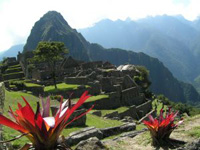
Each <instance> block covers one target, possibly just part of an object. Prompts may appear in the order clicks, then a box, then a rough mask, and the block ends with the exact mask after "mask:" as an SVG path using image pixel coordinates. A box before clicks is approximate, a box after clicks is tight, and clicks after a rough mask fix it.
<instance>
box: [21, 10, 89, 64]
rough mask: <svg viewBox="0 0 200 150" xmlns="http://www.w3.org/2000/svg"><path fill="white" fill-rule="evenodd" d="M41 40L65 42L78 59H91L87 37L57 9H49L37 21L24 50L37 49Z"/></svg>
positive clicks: (71, 53) (72, 54)
mask: <svg viewBox="0 0 200 150" xmlns="http://www.w3.org/2000/svg"><path fill="white" fill-rule="evenodd" d="M40 41H60V42H64V43H65V45H66V47H67V48H68V49H69V50H70V55H71V56H73V57H74V58H76V59H84V60H86V61H88V60H89V56H88V54H87V47H86V46H85V45H84V44H85V43H86V41H85V39H84V38H83V37H82V36H80V34H79V33H78V32H77V31H76V30H74V29H72V28H71V27H70V26H69V25H68V23H67V22H66V21H65V19H64V18H63V16H62V15H61V14H60V13H58V12H56V11H49V12H47V13H46V14H45V15H44V16H43V17H41V18H40V20H39V21H37V22H36V23H35V25H34V26H33V28H32V30H31V34H30V35H29V37H28V39H27V43H26V45H25V46H24V50H23V52H26V51H32V50H34V49H36V47H37V44H38V43H39V42H40Z"/></svg>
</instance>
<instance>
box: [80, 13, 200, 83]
mask: <svg viewBox="0 0 200 150" xmlns="http://www.w3.org/2000/svg"><path fill="white" fill-rule="evenodd" d="M198 22H200V21H198V20H196V21H194V22H191V21H188V20H186V19H185V18H184V17H182V16H167V15H163V16H156V17H147V18H144V19H140V20H137V21H130V20H129V21H121V20H117V21H111V20H108V19H106V20H102V21H100V22H98V23H96V24H95V25H94V26H93V27H90V28H85V29H80V30H78V31H80V32H81V33H82V34H83V36H84V37H85V38H86V39H87V40H88V41H90V42H92V43H99V44H101V45H103V46H104V47H106V48H111V47H116V48H122V49H127V50H131V51H137V52H144V53H146V54H148V55H150V56H153V57H156V58H158V59H159V60H161V61H162V62H163V63H164V65H165V66H167V67H168V68H169V70H170V71H171V72H172V73H173V75H174V76H175V77H177V78H178V79H180V80H183V81H186V82H193V81H194V79H195V78H196V77H198V75H199V74H200V66H199V65H198V64H199V63H200V60H199V56H200V44H199V43H200V41H199V39H200V30H199V29H200V23H198ZM193 66H195V67H193Z"/></svg>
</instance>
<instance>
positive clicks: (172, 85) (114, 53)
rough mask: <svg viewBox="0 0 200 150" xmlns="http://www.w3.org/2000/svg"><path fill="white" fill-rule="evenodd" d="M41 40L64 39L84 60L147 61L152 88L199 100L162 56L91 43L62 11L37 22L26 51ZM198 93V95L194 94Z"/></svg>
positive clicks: (175, 97) (178, 98) (186, 99)
mask: <svg viewBox="0 0 200 150" xmlns="http://www.w3.org/2000/svg"><path fill="white" fill-rule="evenodd" d="M40 41H60V42H63V43H64V44H65V46H66V48H67V49H69V55H70V56H72V57H73V58H75V59H77V60H83V61H99V60H101V61H109V62H111V63H112V64H115V65H121V64H127V63H129V64H135V65H143V66H145V67H146V68H147V69H148V70H149V72H150V74H149V75H150V80H151V82H152V84H151V87H150V88H151V90H152V92H154V93H155V94H164V95H165V96H167V97H168V98H170V99H171V100H174V101H182V102H189V101H193V102H198V101H200V96H199V94H198V93H197V92H196V90H195V89H194V88H193V87H192V86H191V85H190V84H187V86H186V84H184V83H182V82H179V81H178V80H177V79H176V78H174V77H173V75H172V73H171V72H170V71H169V70H168V69H167V68H166V67H165V66H164V65H163V63H162V62H160V61H159V60H158V59H156V58H153V57H150V56H148V55H146V54H144V53H136V52H132V51H126V50H122V49H117V48H111V49H105V48H104V47H102V46H100V45H98V44H90V43H89V42H88V41H86V40H85V38H84V37H83V36H82V35H81V34H80V33H78V32H77V31H76V30H75V29H73V28H71V27H70V26H69V24H68V23H67V21H65V19H64V18H63V17H62V15H61V14H60V13H58V12H56V11H49V12H47V13H46V14H45V15H44V16H43V17H41V18H40V20H39V21H37V22H36V23H35V25H34V26H33V28H32V30H31V33H30V35H29V37H28V39H27V43H26V45H25V46H24V51H23V53H25V52H26V51H32V50H35V49H36V47H37V44H38V43H39V42H40ZM189 86H190V88H189ZM194 95H195V96H194Z"/></svg>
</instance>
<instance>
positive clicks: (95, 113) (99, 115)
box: [92, 110, 102, 117]
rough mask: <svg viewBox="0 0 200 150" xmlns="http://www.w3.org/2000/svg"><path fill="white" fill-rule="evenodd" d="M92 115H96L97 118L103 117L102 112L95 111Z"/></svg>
mask: <svg viewBox="0 0 200 150" xmlns="http://www.w3.org/2000/svg"><path fill="white" fill-rule="evenodd" d="M92 114H93V115H96V116H98V117H101V115H102V113H101V111H100V110H97V111H94V112H92Z"/></svg>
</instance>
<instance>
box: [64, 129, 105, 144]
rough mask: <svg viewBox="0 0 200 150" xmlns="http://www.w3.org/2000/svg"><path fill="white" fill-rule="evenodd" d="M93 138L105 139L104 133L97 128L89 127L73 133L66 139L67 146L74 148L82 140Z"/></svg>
mask: <svg viewBox="0 0 200 150" xmlns="http://www.w3.org/2000/svg"><path fill="white" fill-rule="evenodd" d="M91 137H97V138H98V139H103V133H102V132H101V131H100V130H99V129H97V128H95V127H88V128H85V129H82V130H80V131H76V132H72V133H71V134H70V135H69V136H68V137H67V138H66V139H65V142H66V144H67V145H70V146H72V145H75V144H78V143H79V142H80V141H82V140H86V139H88V138H91Z"/></svg>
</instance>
